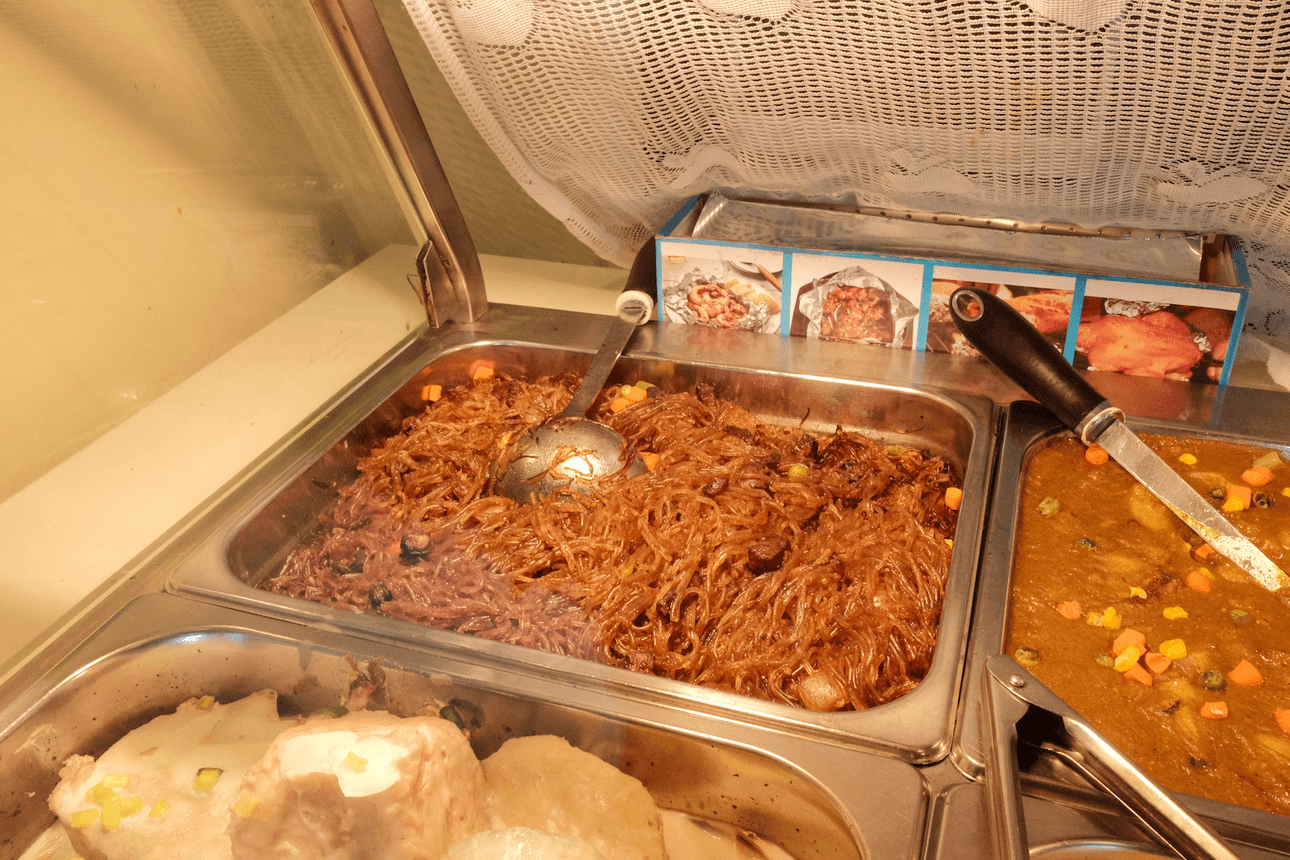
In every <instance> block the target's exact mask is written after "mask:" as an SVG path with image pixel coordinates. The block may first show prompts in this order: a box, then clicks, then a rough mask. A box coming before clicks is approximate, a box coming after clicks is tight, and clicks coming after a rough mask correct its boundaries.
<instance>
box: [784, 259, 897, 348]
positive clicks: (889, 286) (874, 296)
mask: <svg viewBox="0 0 1290 860" xmlns="http://www.w3.org/2000/svg"><path fill="white" fill-rule="evenodd" d="M799 259H801V258H800V257H795V258H794V280H795V281H797V282H798V283H800V284H801V288H800V289H799V290H798V291H797V295H796V298H795V301H794V304H793V317H792V323H791V328H790V332H791V333H792V334H795V335H799V336H804V337H817V338H820V339H821V340H833V341H843V342H846V343H867V344H877V345H880V346H894V347H904V348H911V347H913V345H914V338H915V336H916V334H917V326H918V305H917V303H916V302H915V301H913V300H911V299H910V298H909V297H908V296H907V295H906V294H905V292H902V291H901V290H900V289H898V288H897V287H896V286H895V285H893V283H892V281H893V280H894V281H897V282H898V283H902V284H906V282H907V287H908V290H907V291H908V292H909V293H911V294H913V295H917V292H916V289H917V285H918V280H919V279H918V275H917V273H916V272H915V271H913V270H911V271H910V272H909V274H908V276H907V277H903V278H902V277H901V275H902V274H903V272H901V271H899V270H896V269H893V270H892V271H890V272H886V273H885V274H887V275H888V276H889V277H890V279H889V278H888V277H881V276H879V275H878V274H875V272H874V271H872V269H873V268H878V267H879V266H881V261H874V262H872V263H871V262H870V261H869V260H865V261H864V262H863V263H862V264H860V263H857V262H856V261H855V260H853V259H849V258H839V257H820V258H817V259H816V260H813V261H812V262H813V263H814V266H802V265H800V264H799V262H798V260H799ZM888 265H889V266H890V265H892V264H888ZM896 265H900V264H896ZM839 266H842V268H838V267H839ZM821 269H823V270H825V272H826V273H825V274H820V275H816V276H813V275H814V273H815V272H816V271H819V270H821ZM799 270H802V272H803V274H802V275H801V276H800V277H799V276H798V272H799Z"/></svg>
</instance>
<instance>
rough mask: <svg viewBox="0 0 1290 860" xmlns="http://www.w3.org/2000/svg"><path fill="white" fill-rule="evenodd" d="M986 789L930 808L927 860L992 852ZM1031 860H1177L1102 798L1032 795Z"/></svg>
mask: <svg viewBox="0 0 1290 860" xmlns="http://www.w3.org/2000/svg"><path fill="white" fill-rule="evenodd" d="M987 806H988V804H987V802H986V788H985V787H984V786H981V785H977V784H970V783H965V784H960V785H953V786H950V787H949V788H948V789H946V790H945V791H942V792H940V793H938V794H937V795H936V796H935V797H934V798H933V799H932V804H931V811H930V813H929V827H928V837H927V846H926V848H925V851H924V855H923V856H924V857H925V858H927V860H977V858H980V857H985V856H998V855H992V854H991V853H990V846H991V842H990V831H989V827H988V817H987V816H988V812H987ZM1022 806H1023V814H1024V815H1025V818H1026V826H1027V829H1028V833H1029V837H1030V840H1029V841H1030V856H1031V858H1032V860H1088V858H1098V860H1145V858H1152V857H1172V858H1177V856H1178V855H1177V854H1174V853H1173V852H1172V851H1170V850H1169V849H1168V848H1166V847H1165V846H1163V845H1161V844H1160V843H1158V842H1154V841H1152V838H1151V836H1150V834H1149V833H1147V832H1146V831H1145V830H1144V829H1143V828H1142V826H1141V824H1140V823H1139V822H1138V821H1137V820H1136V819H1134V818H1133V817H1131V816H1129V815H1127V814H1125V812H1124V809H1123V807H1120V806H1118V805H1116V804H1114V803H1113V802H1111V801H1109V800H1103V799H1101V798H1087V797H1081V798H1075V797H1072V796H1070V795H1069V794H1067V793H1063V792H1060V791H1059V792H1052V791H1034V792H1032V793H1030V794H1028V795H1027V796H1025V797H1024V798H1023V804H1022ZM1229 845H1230V847H1231V848H1232V850H1233V851H1235V852H1236V854H1237V855H1238V856H1240V857H1241V858H1243V860H1272V858H1280V857H1284V856H1285V855H1284V854H1281V853H1277V852H1274V851H1270V850H1267V849H1265V848H1260V847H1258V846H1255V845H1248V844H1235V843H1232V842H1231V841H1230V839H1229Z"/></svg>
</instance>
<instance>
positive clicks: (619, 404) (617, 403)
mask: <svg viewBox="0 0 1290 860" xmlns="http://www.w3.org/2000/svg"><path fill="white" fill-rule="evenodd" d="M628 406H631V404H630V403H628V402H627V398H626V397H615V398H614V399H613V400H611V401H609V408H610V409H611V410H612V411H614V412H622V411H623V410H624V409H626V408H627V407H628Z"/></svg>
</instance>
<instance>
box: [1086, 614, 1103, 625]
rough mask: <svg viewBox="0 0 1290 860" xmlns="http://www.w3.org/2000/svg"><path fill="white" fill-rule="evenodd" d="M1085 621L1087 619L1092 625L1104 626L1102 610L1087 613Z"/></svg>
mask: <svg viewBox="0 0 1290 860" xmlns="http://www.w3.org/2000/svg"><path fill="white" fill-rule="evenodd" d="M1084 621H1085V623H1087V624H1088V625H1089V626H1090V627H1101V626H1102V613H1100V612H1090V613H1089V614H1087V615H1085V616H1084Z"/></svg>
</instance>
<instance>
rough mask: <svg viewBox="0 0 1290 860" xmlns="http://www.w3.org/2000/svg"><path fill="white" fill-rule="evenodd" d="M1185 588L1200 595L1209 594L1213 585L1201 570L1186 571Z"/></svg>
mask: <svg viewBox="0 0 1290 860" xmlns="http://www.w3.org/2000/svg"><path fill="white" fill-rule="evenodd" d="M1186 582H1187V587H1188V588H1190V589H1191V590H1192V591H1199V592H1200V593H1201V594H1209V592H1210V590H1211V589H1213V587H1214V583H1213V581H1212V580H1211V579H1210V578H1209V576H1208V575H1207V574H1206V573H1205V571H1203V570H1189V571H1187V580H1186Z"/></svg>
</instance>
